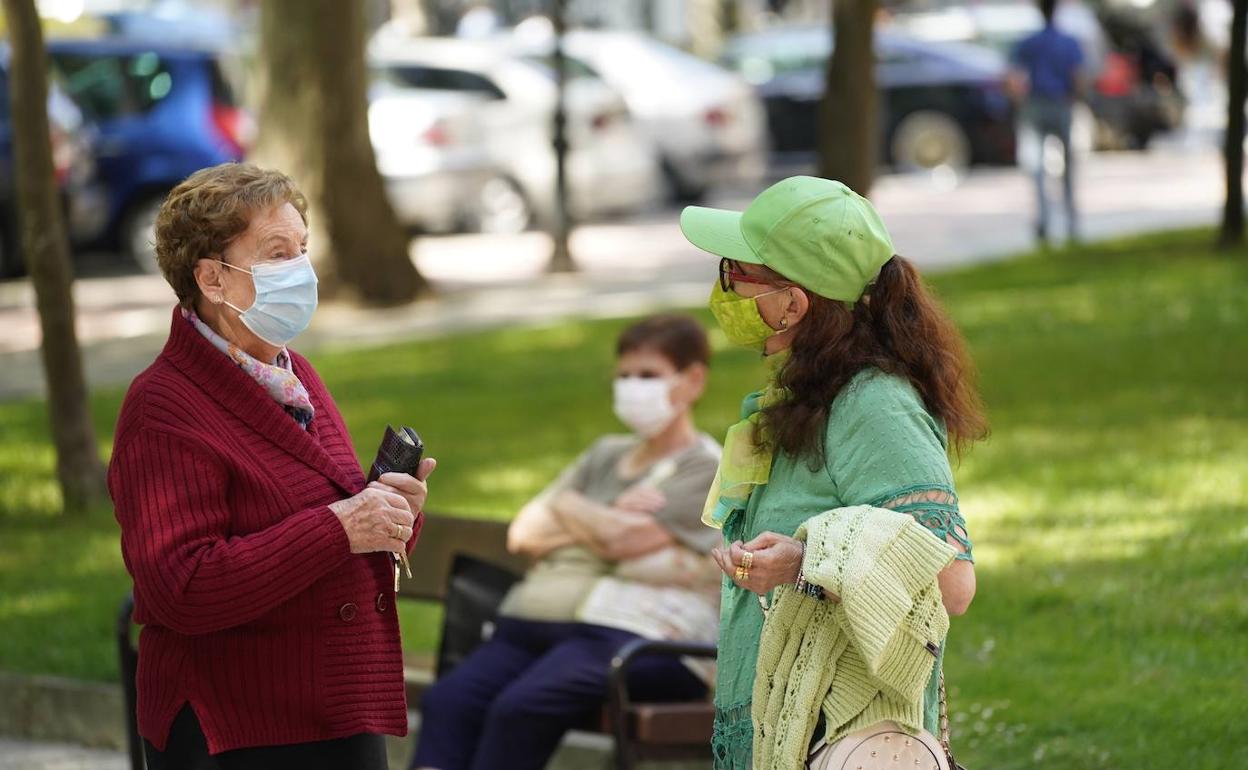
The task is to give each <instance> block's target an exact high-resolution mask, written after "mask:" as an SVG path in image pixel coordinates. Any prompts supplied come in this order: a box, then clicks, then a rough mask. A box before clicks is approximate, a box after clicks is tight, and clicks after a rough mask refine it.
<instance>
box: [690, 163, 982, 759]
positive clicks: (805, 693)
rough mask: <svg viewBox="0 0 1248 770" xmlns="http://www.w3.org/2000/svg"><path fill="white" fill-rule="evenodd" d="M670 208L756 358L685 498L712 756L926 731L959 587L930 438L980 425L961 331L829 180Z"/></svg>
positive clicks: (730, 323) (955, 535) (723, 316)
mask: <svg viewBox="0 0 1248 770" xmlns="http://www.w3.org/2000/svg"><path fill="white" fill-rule="evenodd" d="M681 229H682V230H683V231H684V233H685V236H686V237H687V238H688V239H689V240H690V241H691V242H692V243H693V244H694V245H695V246H698V247H699V248H701V249H703V250H705V251H708V252H710V253H712V254H714V255H716V256H718V257H720V267H719V281H718V283H717V284H716V286H715V287H714V290H713V293H712V295H711V310H712V312H713V314H714V315H715V317H716V320H717V321H718V322H719V324H720V326H721V327H722V328H723V331H724V333H725V334H726V335H727V336H728V339H729V340H730V341H731V342H733V343H735V344H738V345H741V346H745V347H749V348H752V349H755V350H758V351H759V352H760V353H761V354H762V355H763V356H764V357H765V359H766V362H767V364H768V369H769V370H770V372H771V377H770V381H769V382H768V383H767V384H766V387H765V388H764V389H763V390H760V391H758V392H756V393H752V394H750V395H749V396H748V397H747V398H746V399H745V402H744V404H743V407H742V419H741V421H740V422H739V423H737V424H736V425H734V426H732V427H731V428H730V429H729V431H728V434H727V436H726V440H725V445H724V454H723V460H722V463H721V465H720V469H719V475H718V477H717V478H716V482H715V484H714V485H713V486H712V489H711V494H710V497H709V498H708V500H707V506H706V510H705V512H704V515H703V520H704V521H705V522H706V523H707V524H708V525H710V526H712V527H717V528H721V529H722V530H723V532H724V536H725V538H724V547H723V548H722V549H717V551H716V552H715V558H716V560H717V562H718V563H719V565H720V567H721V569H722V570H723V571H724V574H725V580H724V588H723V596H722V602H721V606H722V611H721V614H722V617H721V628H720V641H719V664H718V681H717V687H716V720H715V732H714V741H713V742H714V752H715V766H716V768H717V770H724V769H731V770H745V769H747V768H751V767H754V768H757V769H759V770H761V768H763V767H793V766H798V767H800V766H803V765H804V764H805V762H806V760H807V756H808V753H809V752H812V751H813V750H814V749H816V748H819V747H821V746H824V745H829V744H832V743H835V742H836V741H837V740H839V739H840V738H841V737H844V736H845V735H848V734H850V733H854V732H855V731H857V730H859V729H861V728H865V727H870V726H872V725H874V724H878V723H881V722H884V721H890V722H893V723H896V724H899V725H901V727H902V728H903V729H904V730H905V731H906V732H909V733H918V732H919V731H920V730H926V731H927V732H929V733H935V732H937V730H938V724H937V722H938V711H939V708H938V707H939V703H940V701H941V697H940V668H941V665H940V661H941V655H942V653H943V649H944V635H945V631H946V630H947V628H948V616H949V615H960V614H962V613H964V612H965V611H966V609H967V607H968V606H969V604H970V602H971V599H972V597H973V596H974V593H975V573H974V567H973V562H972V556H971V541H970V539H969V536H968V534H967V530H966V525H965V522H964V520H963V518H962V516H961V514H960V513H959V510H958V504H957V497H956V494H955V492H954V488H953V476H952V472H951V470H950V465H949V459H948V449H949V446H950V445H951V444H952V445H953V446H954V447H956V448H957V449H958V450H959V451H961V450H962V449H963V448H965V447H966V446H967V445H969V444H970V443H971V442H973V441H975V440H978V439H980V438H982V437H983V436H984V435H986V433H987V426H986V421H985V418H984V416H983V413H982V408H981V404H980V399H979V396H978V393H977V391H976V387H975V384H974V372H973V368H972V366H971V363H970V360H969V356H968V354H967V351H966V347H965V343H964V342H963V340H962V338H961V336H960V334H959V333H958V331H957V329H956V328H955V327H954V325H953V323H952V322H951V321H950V320H949V319H948V317H947V316H946V315H945V313H944V312H943V310H942V309H941V308H940V306H939V305H938V304H937V302H936V301H935V299H934V298H933V297H932V296H931V295H930V294H929V293H928V292H927V290H926V289H925V288H924V286H923V283H922V281H921V280H920V278H919V275H918V273H917V271H916V270H915V268H914V267H913V266H912V265H911V264H910V263H909V262H907V261H906V260H904V259H902V258H901V257H899V256H896V255H895V254H894V252H893V244H892V241H891V239H890V237H889V235H888V232H887V230H886V229H885V228H884V225H883V222H882V221H881V220H880V218H879V215H878V214H877V213H876V211H875V209H874V208H873V207H872V206H871V204H870V203H869V202H868V201H867V200H866V199H865V198H863V197H861V196H859V195H857V194H856V193H854V192H853V191H852V190H850V189H849V188H848V187H846V186H845V185H843V184H840V183H839V182H834V181H829V180H825V179H816V178H812V177H793V178H790V179H786V180H783V181H781V182H779V183H777V184H775V185H773V186H772V187H770V188H768V189H767V190H765V191H764V192H763V193H761V194H760V195H759V196H758V197H757V198H755V199H754V201H753V202H752V203H751V204H750V206H749V207H748V208H747V209H746V210H745V211H744V212H734V211H723V210H716V209H707V208H700V207H689V208H686V209H685V210H684V212H683V214H682V215H681ZM900 514H908V516H906V515H900ZM920 525H921V526H920ZM912 531H918V532H921V533H923V534H922V537H921V538H918V539H916V538H915V536H913V535H912V534H910V532H912ZM931 535H935V537H931ZM864 561H865V563H864ZM821 619H822V620H821ZM820 623H823V626H820ZM795 708H798V709H801V711H795V710H794V709H795ZM907 744H908V741H907ZM794 763H796V764H794Z"/></svg>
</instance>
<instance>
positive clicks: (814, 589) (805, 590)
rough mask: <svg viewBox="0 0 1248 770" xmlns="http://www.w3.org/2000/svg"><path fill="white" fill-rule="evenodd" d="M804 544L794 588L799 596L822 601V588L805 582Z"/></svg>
mask: <svg viewBox="0 0 1248 770" xmlns="http://www.w3.org/2000/svg"><path fill="white" fill-rule="evenodd" d="M805 564H806V544H805V543H802V565H803V566H802V567H801V568H799V569H798V571H797V585H796V586H795V588H796V589H797V592H798V593H800V594H806V595H807V596H809V597H811V598H812V599H823V588H822V587H820V586H817V585H815V584H814V583H807V582H806V568H805Z"/></svg>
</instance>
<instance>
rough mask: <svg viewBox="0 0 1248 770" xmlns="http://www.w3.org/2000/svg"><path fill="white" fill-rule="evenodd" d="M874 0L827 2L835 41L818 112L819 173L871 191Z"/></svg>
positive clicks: (874, 156)
mask: <svg viewBox="0 0 1248 770" xmlns="http://www.w3.org/2000/svg"><path fill="white" fill-rule="evenodd" d="M877 6H878V0H832V17H833V19H832V24H833V29H834V33H835V45H834V47H833V51H832V56H831V58H830V59H829V60H828V76H827V81H826V85H825V87H824V94H823V101H822V103H821V104H820V110H819V124H820V131H819V137H820V141H819V174H820V176H823V177H826V178H828V179H836V180H839V181H841V182H844V183H845V184H847V185H849V186H850V187H851V188H853V189H854V190H855V191H856V192H858V193H859V194H860V195H866V194H867V193H868V192H869V191H870V189H871V181H872V179H873V177H874V174H875V164H876V161H877V158H878V156H879V153H878V151H877V148H876V140H877V133H876V131H877V129H876V90H875V48H874V45H873V44H872V34H873V30H874V26H875V12H876V8H877Z"/></svg>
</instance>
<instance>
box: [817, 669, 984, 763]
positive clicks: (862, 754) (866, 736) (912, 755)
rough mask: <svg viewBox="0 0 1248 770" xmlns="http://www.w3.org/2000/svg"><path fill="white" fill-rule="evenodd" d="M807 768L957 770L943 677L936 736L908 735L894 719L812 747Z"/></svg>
mask: <svg viewBox="0 0 1248 770" xmlns="http://www.w3.org/2000/svg"><path fill="white" fill-rule="evenodd" d="M806 767H807V768H808V770H955V768H956V769H957V770H961V765H959V764H957V763H956V762H955V761H954V760H953V750H952V749H950V748H949V716H948V712H947V709H946V706H945V677H944V675H943V674H942V675H941V677H940V738H937V737H936V736H934V735H932V734H931V733H929V732H927V731H926V730H923V731H922V732H920V733H919V734H918V735H911V734H910V733H908V732H906V731H905V730H903V729H902V728H901V725H899V724H897V723H896V722H887V721H886V722H880V723H878V724H874V725H872V726H870V727H866V728H863V729H862V730H856V731H854V732H852V733H850V734H849V735H846V736H844V737H843V738H841V739H840V740H838V741H836V742H834V743H827V744H824V745H822V746H820V747H819V748H817V749H815V750H814V751H813V752H812V753H811V755H810V758H809V759H808V760H807V762H806Z"/></svg>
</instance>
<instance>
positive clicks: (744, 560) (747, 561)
mask: <svg viewBox="0 0 1248 770" xmlns="http://www.w3.org/2000/svg"><path fill="white" fill-rule="evenodd" d="M753 566H754V552H753V551H742V553H741V567H742V568H743V569H746V570H748V569H749V568H750V567H753Z"/></svg>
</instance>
